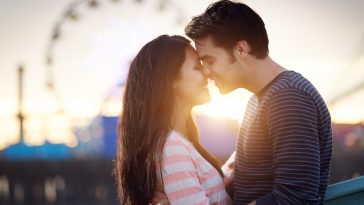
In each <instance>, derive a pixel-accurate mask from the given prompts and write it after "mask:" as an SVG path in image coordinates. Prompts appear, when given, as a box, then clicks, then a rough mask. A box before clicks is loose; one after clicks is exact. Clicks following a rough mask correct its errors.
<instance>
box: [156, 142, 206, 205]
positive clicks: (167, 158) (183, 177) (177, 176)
mask: <svg viewBox="0 0 364 205" xmlns="http://www.w3.org/2000/svg"><path fill="white" fill-rule="evenodd" d="M161 171H162V180H163V186H164V191H165V193H166V195H167V197H168V200H169V201H170V203H171V204H172V205H179V204H180V205H185V204H196V205H197V204H198V205H205V204H210V202H209V198H208V197H207V196H206V193H205V191H204V189H203V188H202V187H201V184H200V181H199V177H198V173H197V170H196V167H195V165H194V163H193V161H192V158H191V156H190V153H189V151H188V149H187V147H186V146H185V145H184V144H183V143H182V142H179V141H173V142H172V141H167V142H166V145H165V147H164V151H163V159H162V163H161Z"/></svg>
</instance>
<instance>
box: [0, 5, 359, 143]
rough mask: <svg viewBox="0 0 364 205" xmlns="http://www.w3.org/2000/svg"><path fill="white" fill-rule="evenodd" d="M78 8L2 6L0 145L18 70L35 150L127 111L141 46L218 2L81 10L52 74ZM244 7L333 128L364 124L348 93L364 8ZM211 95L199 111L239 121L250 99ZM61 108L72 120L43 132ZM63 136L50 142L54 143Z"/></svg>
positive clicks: (10, 138)
mask: <svg viewBox="0 0 364 205" xmlns="http://www.w3.org/2000/svg"><path fill="white" fill-rule="evenodd" d="M73 2H75V1H74V0H58V1H54V0H53V1H52V0H0V83H1V84H0V123H1V124H2V127H0V144H1V142H2V144H3V145H4V144H11V143H14V142H15V141H17V137H15V136H16V133H17V130H18V124H17V123H16V118H15V115H16V112H17V68H18V66H19V65H23V66H24V68H25V73H24V83H25V86H24V95H25V96H24V105H23V108H24V110H25V114H26V115H27V116H28V117H29V119H30V118H31V120H29V121H28V123H27V126H28V127H29V129H28V130H29V131H28V133H30V134H29V135H32V136H33V137H29V139H34V143H35V144H37V143H39V142H41V141H42V139H41V138H39V137H38V138H37V137H36V136H39V135H42V134H44V133H48V132H53V131H54V130H56V128H57V126H58V124H63V125H64V124H67V123H68V124H71V125H67V126H72V124H74V123H76V124H80V125H81V124H87V120H86V121H85V120H84V119H91V118H92V117H94V116H95V115H97V114H99V113H100V112H101V113H106V114H108V115H115V110H118V109H119V108H120V106H121V103H120V99H119V97H120V95H119V93H120V92H121V90H120V89H118V87H116V85H117V84H118V83H121V82H123V80H124V79H125V78H126V75H127V68H128V64H129V62H130V60H131V59H132V57H133V56H134V55H135V54H136V52H137V51H138V50H139V49H140V48H141V46H142V45H144V44H145V43H146V42H148V41H149V40H151V39H153V38H154V37H156V36H158V35H161V34H165V33H166V34H179V35H183V30H184V25H186V24H187V23H188V21H189V20H190V19H191V17H193V16H195V15H198V14H200V13H201V12H203V10H204V9H205V8H206V7H207V6H208V5H209V3H211V2H213V1H208V0H199V1H195V0H186V1H178V0H164V1H163V2H165V5H166V6H165V7H164V9H163V8H161V7H160V6H159V2H161V1H159V0H144V1H142V3H137V1H135V0H121V1H120V2H111V1H110V0H100V2H101V4H100V6H99V7H98V8H94V9H92V8H89V7H87V6H86V5H84V6H79V7H77V12H78V14H79V19H78V20H77V21H70V20H67V21H65V23H64V24H63V25H62V27H61V36H60V38H59V40H57V41H56V42H55V44H54V47H53V48H54V49H53V50H52V51H53V52H52V57H53V60H54V61H53V62H54V63H53V64H52V66H51V67H46V65H45V56H46V53H47V46H48V45H49V43H50V36H51V34H52V29H53V27H54V26H55V24H56V23H57V22H58V21H59V19H60V18H61V17H62V14H63V12H64V11H65V9H66V8H67V6H69V5H70V4H71V3H73ZM242 2H244V3H246V4H247V5H249V6H250V7H252V8H253V9H254V10H255V11H256V12H257V13H258V14H259V15H260V16H261V17H262V18H263V20H264V22H265V25H266V29H267V32H268V36H269V39H270V44H269V49H270V56H271V57H272V58H273V60H275V61H276V62H277V63H279V64H280V65H282V66H283V67H285V68H287V69H289V70H294V71H297V72H300V73H301V74H303V75H304V76H305V77H306V78H308V79H309V80H310V81H311V82H312V83H313V84H314V85H315V86H316V87H317V89H318V90H319V91H320V93H321V94H322V96H323V97H324V99H325V101H326V102H327V103H328V105H329V108H330V112H331V115H332V118H333V120H334V121H335V122H339V123H358V122H363V121H364V107H363V106H362V105H361V104H362V102H364V86H361V87H362V88H361V89H356V90H357V91H356V92H352V93H351V94H350V95H347V94H348V93H349V91H350V90H352V89H353V88H355V87H360V85H362V84H363V83H364V26H363V23H362V20H363V19H364V12H362V11H363V9H364V1H360V0H348V1H340V0H320V1H314V0H306V1H300V0H275V1H268V0H266V1H264V0H254V1H253V0H250V1H242ZM48 71H51V72H52V73H53V77H54V84H55V87H56V90H57V94H56V95H55V94H54V93H53V92H50V91H49V90H48V89H47V87H46V80H47V78H48V77H49V75H47V74H48ZM210 88H211V92H212V94H213V95H214V96H213V102H212V103H210V104H209V105H207V106H205V107H200V108H197V109H196V112H197V113H200V114H208V115H212V116H229V117H232V118H234V119H237V120H239V119H241V117H242V116H243V111H244V105H245V104H246V101H247V100H248V98H249V97H250V95H251V94H250V93H248V92H247V91H244V90H238V91H236V92H234V93H232V94H230V95H227V96H221V95H220V94H219V93H218V92H217V90H216V88H214V87H212V86H210ZM108 99H109V100H108ZM105 102H106V103H105ZM60 107H61V108H62V109H63V111H64V113H66V114H67V116H65V115H61V114H59V115H58V118H57V119H58V120H54V121H53V122H55V123H54V124H46V125H45V121H50V120H49V119H50V115H52V116H51V117H52V118H54V116H57V110H59V108H60ZM223 107H225V108H226V107H229V108H231V109H222V108H223ZM218 110H219V112H218ZM236 110H238V111H236ZM66 118H67V119H66ZM69 118H71V119H72V121H71V123H70V121H69ZM62 134H64V133H63V132H62V131H60V132H59V133H58V134H53V135H54V139H58V138H59V136H60V135H62ZM57 136H58V137H57ZM0 149H1V145H0Z"/></svg>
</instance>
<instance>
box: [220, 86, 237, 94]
mask: <svg viewBox="0 0 364 205" xmlns="http://www.w3.org/2000/svg"><path fill="white" fill-rule="evenodd" d="M217 88H219V92H220V93H221V94H223V95H226V94H228V93H230V92H232V91H234V89H229V88H227V87H224V86H217Z"/></svg>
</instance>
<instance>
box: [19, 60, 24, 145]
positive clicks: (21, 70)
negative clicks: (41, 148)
mask: <svg viewBox="0 0 364 205" xmlns="http://www.w3.org/2000/svg"><path fill="white" fill-rule="evenodd" d="M23 74H24V68H23V66H22V65H20V66H19V68H18V103H19V104H18V120H19V135H20V141H21V142H22V141H23V140H24V115H23V109H22V107H23Z"/></svg>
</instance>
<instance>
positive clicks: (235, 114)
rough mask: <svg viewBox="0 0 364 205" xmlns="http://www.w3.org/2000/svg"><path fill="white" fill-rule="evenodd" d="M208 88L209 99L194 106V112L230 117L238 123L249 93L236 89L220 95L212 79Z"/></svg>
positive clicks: (241, 117)
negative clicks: (202, 103) (203, 103)
mask: <svg viewBox="0 0 364 205" xmlns="http://www.w3.org/2000/svg"><path fill="white" fill-rule="evenodd" d="M208 89H209V93H210V96H211V101H210V102H209V103H207V104H205V105H200V106H197V107H195V108H194V110H193V112H194V114H196V115H207V116H211V117H218V118H230V119H232V120H236V121H237V122H239V123H240V122H241V121H242V119H243V115H244V110H245V107H246V105H247V103H248V100H249V98H250V96H251V94H250V93H249V92H248V91H245V90H243V89H238V90H235V91H233V92H231V93H229V94H226V95H222V94H221V93H220V92H219V89H218V88H217V87H216V86H215V84H214V82H213V81H209V84H208Z"/></svg>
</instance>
